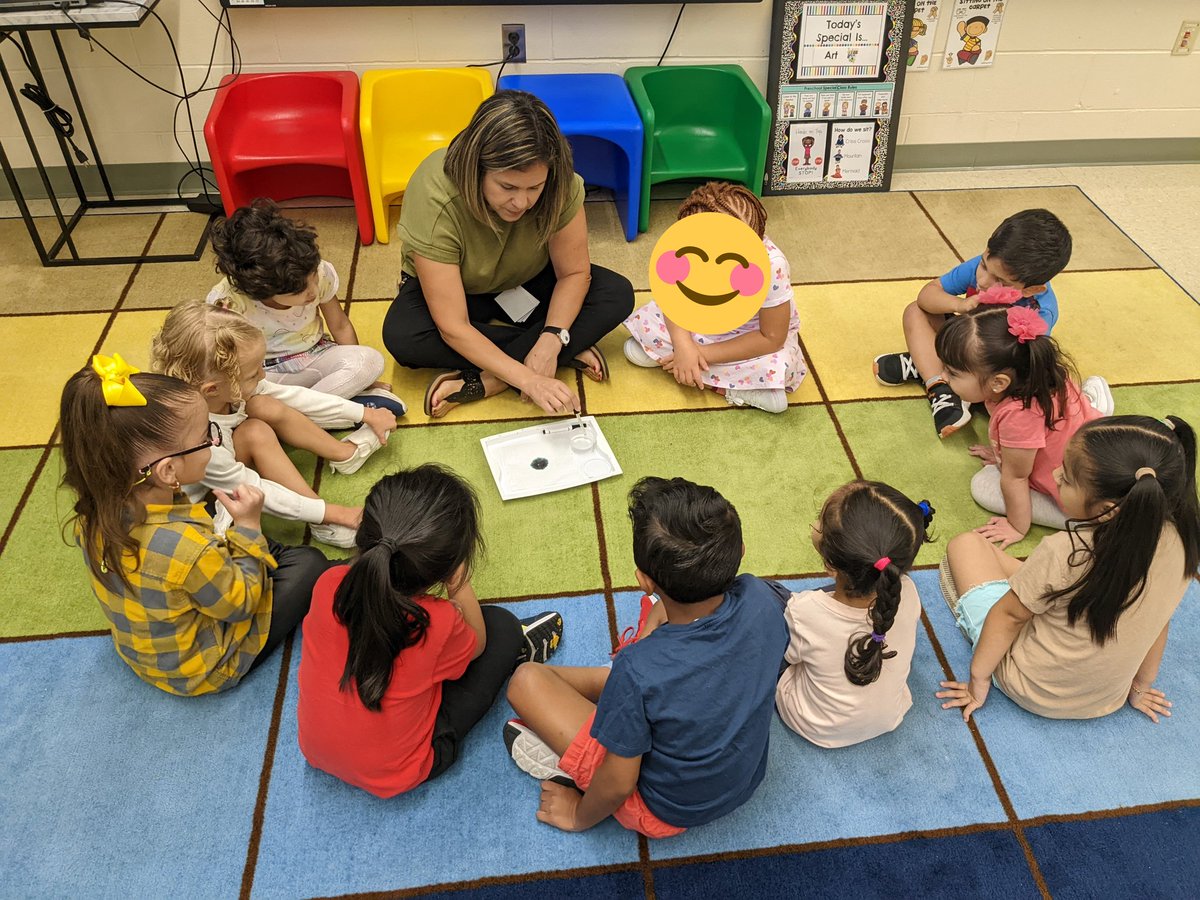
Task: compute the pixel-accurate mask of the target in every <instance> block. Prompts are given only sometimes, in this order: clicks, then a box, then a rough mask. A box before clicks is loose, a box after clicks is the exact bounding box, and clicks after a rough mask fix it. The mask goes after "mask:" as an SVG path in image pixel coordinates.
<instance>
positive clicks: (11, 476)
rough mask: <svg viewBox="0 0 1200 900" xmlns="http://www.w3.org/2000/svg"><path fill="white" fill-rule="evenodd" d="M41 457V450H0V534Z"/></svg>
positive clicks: (10, 517)
mask: <svg viewBox="0 0 1200 900" xmlns="http://www.w3.org/2000/svg"><path fill="white" fill-rule="evenodd" d="M41 456H42V451H41V450H0V533H3V531H4V529H5V528H7V527H8V523H9V520H10V519H12V514H13V512H14V511H15V510H16V508H17V501H18V500H20V499H21V494H22V493H23V492H24V491H25V486H26V485H27V484H29V476H31V475H32V474H33V470H34V467H35V466H37V461H38V460H39V459H41Z"/></svg>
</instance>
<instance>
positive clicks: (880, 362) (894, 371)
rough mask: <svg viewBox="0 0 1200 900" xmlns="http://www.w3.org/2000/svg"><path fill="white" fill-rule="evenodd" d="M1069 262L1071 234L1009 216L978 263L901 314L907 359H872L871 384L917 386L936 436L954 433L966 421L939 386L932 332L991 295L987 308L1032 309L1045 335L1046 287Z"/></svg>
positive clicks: (1051, 320)
mask: <svg viewBox="0 0 1200 900" xmlns="http://www.w3.org/2000/svg"><path fill="white" fill-rule="evenodd" d="M1070 259H1071V234H1070V232H1068V231H1067V227H1066V226H1065V225H1063V223H1062V222H1061V221H1060V220H1059V218H1058V217H1057V216H1055V215H1054V213H1052V212H1050V211H1049V210H1045V209H1026V210H1022V211H1021V212H1019V213H1014V214H1013V215H1011V216H1009V217H1008V218H1007V219H1005V220H1004V221H1003V222H1001V223H1000V227H999V228H997V229H996V230H995V231H993V232H992V236H991V237H990V238H988V242H987V249H986V250H985V251H984V252H983V254H982V255H980V256H976V257H975V258H974V259H968V260H967V261H966V262H964V263H962V264H960V265H958V266H956V267H955V268H953V269H951V270H950V271H949V272H947V273H946V274H945V275H943V276H942V277H941V278H935V279H934V280H933V281H931V282H929V283H928V284H927V285H925V287H923V288H921V292H920V293H919V294H917V299H916V300H915V301H914V302H913V303H910V304H909V305H908V306H907V307H906V308H905V310H904V339H905V342H906V343H907V344H908V352H907V353H885V354H883V355H882V356H877V357H875V366H874V368H875V378H876V380H877V381H878V382H879V383H880V384H886V385H891V386H899V385H902V384H905V383H907V382H916V383H917V384H924V385H925V393H926V394H927V395H928V397H929V406H930V409H931V411H932V412H933V425H934V428H936V429H937V433H938V436H939V437H942V438H945V437H948V436H949V435H951V434H953V433H954V432H956V431H958V429H960V428H962V427H963V426H964V425H966V424H967V422H969V421H970V420H971V411H970V408H969V404H967V403H964V402H963V400H962V399H961V398H960V397H959V396H958V395H957V394H955V393H954V391H952V390H951V389H950V385H949V384H948V383H947V381H946V374H945V371H944V369H945V367H944V366H943V365H942V361H941V360H940V359H938V355H937V352H936V351H935V350H934V347H933V342H934V338H936V337H937V333H938V331H940V330H941V327H942V326H943V325H944V324H945V323H946V321H947V320H948V319H949V317H950V316H954V315H962V314H964V313H969V312H971V311H972V310H973V309H975V308H976V307H977V306H979V304H980V303H981V302H984V303H986V302H989V299H990V295H996V297H995V299H991V300H990V302H1005V300H1007V302H1013V298H1015V303H1016V305H1017V306H1028V307H1031V308H1033V309H1036V310H1037V312H1038V315H1040V316H1041V317H1042V318H1043V319H1044V320H1045V321H1046V325H1047V326H1049V328H1050V329H1053V328H1054V324H1055V322H1057V321H1058V298H1057V297H1055V296H1054V289H1053V288H1051V287H1050V279H1051V278H1053V277H1054V276H1055V275H1057V274H1058V273H1059V272H1061V271H1062V270H1063V269H1064V268H1066V265H1067V263H1068V262H1069V261H1070ZM1005 289H1007V291H1005ZM1006 294H1007V296H1005V295H1006ZM980 295H989V296H984V297H981V296H980Z"/></svg>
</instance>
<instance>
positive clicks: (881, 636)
mask: <svg viewBox="0 0 1200 900" xmlns="http://www.w3.org/2000/svg"><path fill="white" fill-rule="evenodd" d="M886 639H887V635H886V634H876V633H875V632H874V631H872V632H871V640H873V641H874V642H875V643H877V644H882V643H883V642H884V640H886Z"/></svg>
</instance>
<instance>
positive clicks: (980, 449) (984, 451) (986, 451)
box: [971, 444, 1000, 466]
mask: <svg viewBox="0 0 1200 900" xmlns="http://www.w3.org/2000/svg"><path fill="white" fill-rule="evenodd" d="M971 455H972V456H975V457H978V458H979V459H982V460H983V464H984V465H985V466H996V465H999V464H1000V457H998V456H997V455H996V451H995V449H994V448H993V447H992V446H991V445H990V444H972V445H971Z"/></svg>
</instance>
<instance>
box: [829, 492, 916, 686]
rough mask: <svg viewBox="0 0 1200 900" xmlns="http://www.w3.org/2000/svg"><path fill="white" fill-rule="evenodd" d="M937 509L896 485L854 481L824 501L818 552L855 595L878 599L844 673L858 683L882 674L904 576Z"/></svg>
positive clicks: (853, 641) (851, 643)
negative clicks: (896, 487)
mask: <svg viewBox="0 0 1200 900" xmlns="http://www.w3.org/2000/svg"><path fill="white" fill-rule="evenodd" d="M933 514H934V509H933V507H932V506H930V505H929V503H928V502H927V501H921V503H920V504H917V503H913V502H912V501H911V500H909V499H908V498H907V497H905V496H904V495H903V494H902V493H900V492H899V491H898V490H896V489H895V488H893V487H891V486H889V485H886V484H882V483H881V482H878V481H853V482H851V483H850V484H847V485H845V486H844V487H842V488H839V489H838V490H837V491H835V492H834V493H833V495H832V496H831V497H830V498H829V499H828V500H827V501H826V502H825V507H824V509H822V510H821V521H820V531H819V538H818V541H817V550H818V552H819V553H820V554H821V558H822V559H823V560H824V561H825V564H826V565H827V566H828V567H829V568H830V569H831V570H832V571H834V572H836V573H837V574H838V575H839V576H841V580H842V581H843V583H844V585H845V590H846V591H847V593H848V594H849V595H850V596H851V597H872V596H873V597H874V602H873V603H872V604H871V607H870V609H869V610H868V616H869V618H870V620H871V631H870V632H859V633H856V634H854V635H852V636H851V637H850V640H849V642H848V643H847V647H846V658H845V671H846V678H847V679H848V680H849V681H850V683H851V684H855V685H859V686H860V687H862V686H865V685H868V684H871V683H872V682H874V681H876V680H877V679H878V678H879V674H880V672H881V670H882V667H883V661H884V660H885V659H891V658H892V657H893V656H895V655H896V652H895V651H894V650H893V651H889V650H888V649H887V642H886V641H887V633H888V631H890V630H891V628H892V625H893V624H894V623H895V621H896V613H897V612H898V610H899V608H900V599H901V594H902V591H903V586H904V585H903V581H902V580H901V576H903V575H904V573H905V572H907V571H908V570H909V569H911V568H912V565H913V562H914V560H915V559H916V557H917V553H918V551H919V550H920V549H921V544H923V543H925V542H927V541H928V540H929V537H928V534H927V531H928V527H929V525H930V523H931V522H932V519H933Z"/></svg>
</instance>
